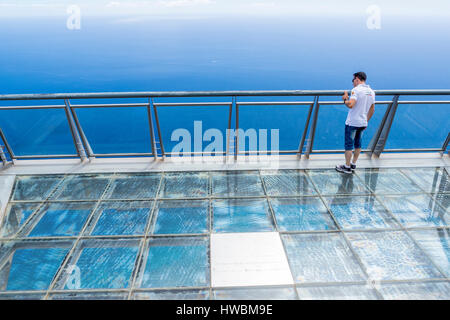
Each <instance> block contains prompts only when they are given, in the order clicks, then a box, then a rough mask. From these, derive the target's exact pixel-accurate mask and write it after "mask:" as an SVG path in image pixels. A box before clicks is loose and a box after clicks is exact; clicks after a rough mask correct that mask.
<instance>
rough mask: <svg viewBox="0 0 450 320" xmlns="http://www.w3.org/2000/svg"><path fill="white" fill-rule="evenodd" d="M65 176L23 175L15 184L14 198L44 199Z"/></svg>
mask: <svg viewBox="0 0 450 320" xmlns="http://www.w3.org/2000/svg"><path fill="white" fill-rule="evenodd" d="M62 178H63V176H57V175H48V176H22V177H17V178H16V182H15V185H14V191H13V197H12V199H13V200H33V201H36V200H44V199H46V198H47V197H48V196H49V195H50V192H51V191H53V189H54V188H55V187H56V185H57V184H58V182H60V181H61V180H62Z"/></svg>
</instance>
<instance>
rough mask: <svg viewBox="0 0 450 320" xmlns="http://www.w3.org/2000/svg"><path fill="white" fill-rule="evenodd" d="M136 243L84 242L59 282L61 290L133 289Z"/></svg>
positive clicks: (74, 254) (129, 241)
mask: <svg viewBox="0 0 450 320" xmlns="http://www.w3.org/2000/svg"><path fill="white" fill-rule="evenodd" d="M138 251H139V242H138V241H136V240H126V239H118V240H115V241H112V240H92V239H90V240H83V241H81V242H79V243H78V245H77V247H76V248H75V252H74V253H73V254H72V257H71V260H70V261H69V262H68V263H67V264H66V265H65V267H64V270H63V272H62V273H61V275H60V277H59V278H58V281H57V288H58V289H59V290H61V289H64V290H78V289H122V288H128V287H129V286H130V285H131V281H132V278H131V275H132V271H133V269H134V266H135V261H136V259H137V255H138Z"/></svg>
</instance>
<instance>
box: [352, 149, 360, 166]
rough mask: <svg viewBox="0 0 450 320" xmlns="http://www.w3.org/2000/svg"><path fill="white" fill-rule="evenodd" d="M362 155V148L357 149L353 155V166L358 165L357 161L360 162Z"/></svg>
mask: <svg viewBox="0 0 450 320" xmlns="http://www.w3.org/2000/svg"><path fill="white" fill-rule="evenodd" d="M360 153H361V148H358V149H355V152H354V153H353V161H352V163H353V164H356V161H358V157H359V154H360Z"/></svg>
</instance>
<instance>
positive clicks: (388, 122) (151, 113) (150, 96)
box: [0, 89, 450, 164]
mask: <svg viewBox="0 0 450 320" xmlns="http://www.w3.org/2000/svg"><path fill="white" fill-rule="evenodd" d="M344 91H345V90H269V91H267V90H258V91H148V92H91V93H43V94H6V95H0V101H11V100H57V99H61V100H64V104H61V105H56V104H46V105H35V106H31V105H30V106H17V105H16V106H0V110H15V109H17V110H21V109H64V110H65V113H66V118H67V121H68V124H69V128H70V130H71V134H72V138H73V140H74V145H75V148H76V151H77V154H60V155H48V154H47V155H15V154H14V151H13V149H12V148H11V145H10V144H9V143H8V140H7V139H6V137H5V133H4V132H3V131H2V128H1V127H0V143H2V144H4V145H5V148H6V150H4V151H3V149H2V150H0V160H1V162H2V163H3V164H5V163H8V158H7V156H8V157H9V159H11V160H13V161H14V160H16V159H17V160H20V159H35V158H61V159H62V158H73V157H79V158H81V159H82V160H84V159H86V158H95V157H122V156H129V157H135V156H153V158H154V159H155V160H156V159H158V158H159V157H161V159H164V158H165V156H173V155H174V154H173V153H172V152H165V149H164V141H163V135H162V131H161V124H160V121H159V116H158V108H159V107H168V106H185V107H192V106H225V107H226V106H228V109H229V112H228V127H227V130H229V132H230V135H231V132H232V130H233V128H232V113H233V109H234V110H235V129H236V130H235V136H234V138H233V139H234V140H233V141H234V147H233V148H231V146H230V138H231V137H230V135H228V133H227V138H226V139H227V141H226V144H227V145H226V152H225V153H224V152H215V154H225V156H226V157H228V156H230V155H232V154H234V158H235V159H237V156H238V155H251V154H260V151H259V150H257V151H250V150H248V151H245V150H244V151H241V150H239V138H241V137H239V130H237V129H238V128H240V127H239V107H240V106H243V107H245V106H246V105H272V104H273V105H298V106H304V107H309V112H308V117H307V121H306V123H305V126H304V130H303V135H302V138H301V141H300V144H299V148H298V149H297V150H271V151H268V150H267V151H264V152H268V153H269V154H272V153H277V154H297V155H298V157H299V158H301V156H302V154H303V153H304V155H305V157H306V158H309V155H310V154H314V153H336V152H343V151H344V150H315V149H314V147H313V143H314V135H315V131H316V127H317V121H318V113H319V108H320V106H322V105H323V106H326V105H333V104H342V101H320V97H323V96H340V95H342V94H343V93H344ZM375 94H376V95H378V96H380V95H381V96H393V98H392V100H391V101H389V100H387V99H385V100H382V99H381V100H378V101H377V102H376V103H377V104H387V105H388V106H387V108H386V112H385V114H384V116H383V120H382V121H381V124H380V125H379V127H378V129H377V132H376V134H375V135H374V136H373V138H372V140H371V142H370V144H369V148H368V149H364V150H362V151H363V152H367V154H368V155H369V156H372V154H374V155H376V156H380V154H381V153H382V152H414V151H415V152H431V151H439V152H440V153H441V155H443V154H444V153H446V151H447V149H448V146H449V144H450V132H449V133H448V135H447V138H446V140H445V142H444V144H443V145H442V147H441V148H425V149H424V148H421V149H417V148H413V149H387V150H385V149H384V148H385V145H386V141H387V138H388V136H389V131H390V128H391V126H392V123H393V120H394V117H395V113H396V110H397V108H398V105H399V104H407V103H409V104H425V103H429V104H450V100H448V99H447V100H428V101H420V100H411V101H407V100H399V97H400V96H422V95H423V96H450V89H421V90H415V89H412V90H404V89H402V90H375ZM245 96H254V97H262V96H280V97H283V96H284V97H287V96H308V97H314V101H270V102H269V101H253V102H250V101H239V102H238V101H237V98H238V97H245ZM160 97H166V98H171V97H202V98H207V97H229V98H231V101H229V102H211V101H210V102H171V103H167V102H164V103H163V102H158V103H157V102H155V101H154V99H155V98H160ZM108 98H109V99H118V98H146V99H147V100H148V102H147V103H136V102H133V103H116V104H104V103H101V104H72V103H71V102H70V100H77V99H108ZM388 99H391V98H388ZM274 100H277V99H274ZM280 100H282V99H280ZM300 100H301V99H300ZM100 107H105V108H111V107H145V108H146V109H147V116H148V125H149V132H150V140H151V150H148V152H144V153H105V154H99V153H95V152H94V151H93V150H92V148H91V146H90V143H89V139H88V138H89V137H87V136H86V134H85V133H84V130H83V128H82V125H81V123H80V121H79V119H78V116H77V112H76V109H79V108H100ZM155 131H156V132H155ZM307 136H308V137H307ZM156 138H158V139H159V140H157V139H156ZM305 144H306V150H305V152H304V150H303V148H304V146H305ZM231 149H234V152H232V150H231ZM5 151H6V152H5ZM150 151H151V153H150ZM188 154H190V155H203V154H207V153H206V152H197V151H195V152H188ZM449 155H450V151H449Z"/></svg>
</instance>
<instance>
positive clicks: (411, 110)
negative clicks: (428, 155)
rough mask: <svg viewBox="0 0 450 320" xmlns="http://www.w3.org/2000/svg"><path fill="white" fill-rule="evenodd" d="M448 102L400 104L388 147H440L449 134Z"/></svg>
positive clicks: (387, 143)
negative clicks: (433, 115)
mask: <svg viewBox="0 0 450 320" xmlns="http://www.w3.org/2000/svg"><path fill="white" fill-rule="evenodd" d="M449 107H450V106H449V105H448V104H430V105H428V104H399V105H398V108H397V112H396V113H395V119H394V122H393V123H392V126H391V131H390V132H389V139H387V141H386V149H391V148H393V149H397V148H405V149H409V148H440V147H442V145H443V144H444V141H445V138H447V135H448V129H449V125H448V124H449V122H448V119H450V108H449ZM432 114H435V115H439V116H437V117H430V115H432Z"/></svg>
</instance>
